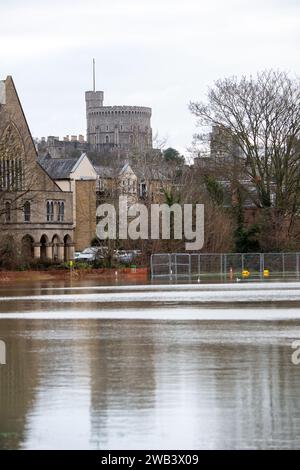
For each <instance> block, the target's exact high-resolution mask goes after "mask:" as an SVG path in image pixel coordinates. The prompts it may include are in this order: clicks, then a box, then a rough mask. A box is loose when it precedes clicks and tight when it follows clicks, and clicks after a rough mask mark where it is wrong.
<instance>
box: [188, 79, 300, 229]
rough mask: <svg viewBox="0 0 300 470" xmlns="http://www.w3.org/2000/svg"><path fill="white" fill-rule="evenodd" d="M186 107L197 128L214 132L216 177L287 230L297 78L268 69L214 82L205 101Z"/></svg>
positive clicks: (297, 125)
mask: <svg viewBox="0 0 300 470" xmlns="http://www.w3.org/2000/svg"><path fill="white" fill-rule="evenodd" d="M190 110H191V112H192V113H193V114H194V115H195V116H196V117H197V118H198V120H199V121H198V124H199V126H200V127H203V126H213V127H214V128H218V129H219V130H220V138H219V142H218V145H219V151H217V152H216V155H215V156H216V158H215V161H216V162H217V165H215V168H216V167H218V169H219V176H220V175H221V174H222V173H223V177H225V178H226V179H227V180H230V181H231V183H232V184H233V185H234V186H235V189H237V188H242V189H243V191H244V192H245V193H247V196H248V197H250V198H251V200H252V201H253V203H254V204H255V205H256V207H258V208H262V209H268V210H269V213H270V214H272V218H273V219H274V217H275V220H277V221H278V220H279V219H280V220H281V224H282V223H283V224H284V227H286V228H287V231H288V233H290V232H291V230H292V229H293V227H294V225H295V222H296V219H297V214H298V211H299V206H300V158H299V157H300V142H299V138H300V80H299V79H298V78H291V77H290V76H289V75H288V74H287V73H285V72H279V71H273V70H270V71H264V72H262V73H259V74H257V76H256V77H252V76H251V77H249V78H247V77H245V76H243V77H242V78H241V79H238V78H236V77H230V78H226V79H224V80H218V81H216V82H215V84H214V86H213V87H212V88H210V89H209V92H208V103H203V102H192V103H190ZM218 156H219V157H221V158H219V159H218V158H217V157H218Z"/></svg>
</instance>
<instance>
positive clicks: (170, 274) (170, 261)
mask: <svg viewBox="0 0 300 470" xmlns="http://www.w3.org/2000/svg"><path fill="white" fill-rule="evenodd" d="M169 278H170V281H172V254H171V253H169Z"/></svg>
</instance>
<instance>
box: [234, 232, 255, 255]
mask: <svg viewBox="0 0 300 470" xmlns="http://www.w3.org/2000/svg"><path fill="white" fill-rule="evenodd" d="M259 232H260V230H259V227H258V225H252V226H251V227H249V228H246V227H244V226H243V225H239V226H238V227H237V229H236V230H235V232H234V240H235V251H236V253H253V252H260V244H259V240H258V235H259Z"/></svg>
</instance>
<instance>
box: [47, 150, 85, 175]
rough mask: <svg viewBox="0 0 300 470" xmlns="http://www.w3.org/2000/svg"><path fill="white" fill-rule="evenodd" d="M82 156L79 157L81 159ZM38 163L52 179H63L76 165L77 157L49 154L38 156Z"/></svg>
mask: <svg viewBox="0 0 300 470" xmlns="http://www.w3.org/2000/svg"><path fill="white" fill-rule="evenodd" d="M81 158H82V157H80V159H81ZM38 163H39V164H40V165H41V167H42V168H43V169H44V170H45V171H46V173H48V175H49V176H50V178H52V179H53V180H65V179H69V178H70V174H71V173H72V172H73V171H74V170H75V168H76V167H77V163H78V159H77V158H52V157H51V156H50V155H46V156H44V157H41V156H39V157H38Z"/></svg>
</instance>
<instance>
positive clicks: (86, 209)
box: [38, 154, 97, 251]
mask: <svg viewBox="0 0 300 470" xmlns="http://www.w3.org/2000/svg"><path fill="white" fill-rule="evenodd" d="M38 161H39V163H40V165H41V166H42V167H43V168H44V170H45V171H46V172H47V174H48V175H49V176H50V177H51V178H52V179H53V180H54V181H55V183H56V184H57V185H58V186H59V187H60V188H61V189H62V191H66V192H68V191H71V192H72V195H73V221H74V225H75V231H74V242H75V248H76V251H82V250H84V249H85V248H87V247H89V246H90V244H91V241H92V240H93V239H94V238H95V236H96V180H97V173H96V170H95V168H94V166H93V165H92V163H91V161H90V160H89V158H88V157H87V155H86V154H82V155H81V157H80V158H60V159H57V158H51V156H50V155H46V156H44V157H39V160H38Z"/></svg>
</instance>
